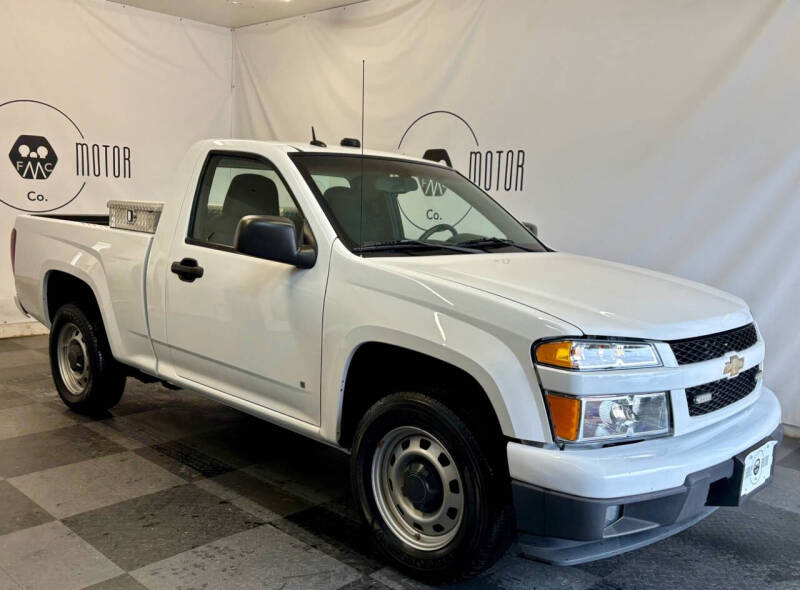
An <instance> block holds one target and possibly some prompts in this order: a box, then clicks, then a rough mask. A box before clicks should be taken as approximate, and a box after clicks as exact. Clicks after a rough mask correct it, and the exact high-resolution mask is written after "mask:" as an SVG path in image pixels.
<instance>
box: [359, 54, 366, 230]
mask: <svg viewBox="0 0 800 590" xmlns="http://www.w3.org/2000/svg"><path fill="white" fill-rule="evenodd" d="M366 63H367V60H366V59H362V60H361V214H360V215H359V220H358V239H359V242H361V245H363V243H364V96H365V94H366Z"/></svg>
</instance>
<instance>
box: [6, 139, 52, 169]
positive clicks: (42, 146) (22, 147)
mask: <svg viewBox="0 0 800 590" xmlns="http://www.w3.org/2000/svg"><path fill="white" fill-rule="evenodd" d="M8 157H9V158H10V159H11V164H12V165H13V166H14V169H15V170H16V171H17V174H19V175H20V176H21V177H22V178H27V179H30V180H43V179H45V178H49V177H50V175H51V174H52V173H53V169H54V168H55V167H56V162H58V156H57V155H56V152H55V150H54V149H53V146H51V145H50V142H49V141H47V138H46V137H42V136H41V135H20V136H19V137H18V138H17V141H15V142H14V145H13V146H12V148H11V152H9V154H8Z"/></svg>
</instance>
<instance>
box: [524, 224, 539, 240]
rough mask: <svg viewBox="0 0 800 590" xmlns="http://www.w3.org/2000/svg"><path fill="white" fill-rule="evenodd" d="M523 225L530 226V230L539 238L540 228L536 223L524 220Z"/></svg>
mask: <svg viewBox="0 0 800 590" xmlns="http://www.w3.org/2000/svg"><path fill="white" fill-rule="evenodd" d="M522 225H524V226H525V227H527V228H528V231H529V232H531V233H532V234H533V235H534V236H536V237H537V238H538V237H539V228H538V227H537V225H536V224H535V223H531V222H530V221H523V222H522Z"/></svg>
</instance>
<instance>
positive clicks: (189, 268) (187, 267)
mask: <svg viewBox="0 0 800 590" xmlns="http://www.w3.org/2000/svg"><path fill="white" fill-rule="evenodd" d="M169 269H170V270H171V271H172V272H174V273H175V274H176V275H178V277H179V278H180V280H182V281H186V282H187V283H191V282H192V281H194V280H195V279H199V278H200V277H202V276H203V267H202V266H200V265H199V264H197V260H195V259H194V258H183V259H182V260H180V261H177V260H176V261H175V262H173V263H172V266H170V267H169Z"/></svg>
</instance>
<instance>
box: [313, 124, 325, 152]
mask: <svg viewBox="0 0 800 590" xmlns="http://www.w3.org/2000/svg"><path fill="white" fill-rule="evenodd" d="M311 145H315V146H317V147H328V146H327V145H325V142H324V141H320V140H319V139H317V134H316V132H315V131H314V126H313V125H312V126H311Z"/></svg>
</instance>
